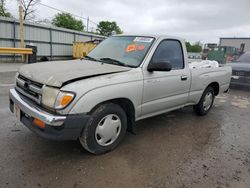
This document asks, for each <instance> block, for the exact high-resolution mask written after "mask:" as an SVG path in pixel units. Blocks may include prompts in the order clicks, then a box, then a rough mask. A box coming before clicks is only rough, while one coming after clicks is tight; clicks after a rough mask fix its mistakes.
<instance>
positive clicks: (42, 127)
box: [33, 118, 45, 129]
mask: <svg viewBox="0 0 250 188" xmlns="http://www.w3.org/2000/svg"><path fill="white" fill-rule="evenodd" d="M33 123H34V124H35V125H36V126H38V127H39V128H41V129H44V128H45V123H44V122H43V121H41V120H40V119H36V118H34V120H33Z"/></svg>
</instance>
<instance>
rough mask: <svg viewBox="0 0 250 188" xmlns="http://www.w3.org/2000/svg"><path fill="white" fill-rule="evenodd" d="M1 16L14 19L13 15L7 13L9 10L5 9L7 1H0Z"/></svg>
mask: <svg viewBox="0 0 250 188" xmlns="http://www.w3.org/2000/svg"><path fill="white" fill-rule="evenodd" d="M0 16H3V17H12V16H11V14H10V13H9V12H7V10H6V8H5V0H1V1H0Z"/></svg>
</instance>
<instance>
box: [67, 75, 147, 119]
mask: <svg viewBox="0 0 250 188" xmlns="http://www.w3.org/2000/svg"><path fill="white" fill-rule="evenodd" d="M142 92H143V81H142V80H140V81H132V82H126V83H120V84H113V85H108V86H103V87H99V88H95V89H93V90H90V91H88V92H87V93H85V94H84V95H83V96H81V98H79V99H78V101H77V102H76V103H75V105H74V106H73V107H72V108H71V111H70V112H69V114H81V113H88V112H90V111H91V110H92V109H93V108H94V107H95V106H96V105H98V104H100V103H103V102H106V101H109V100H113V99H117V98H126V99H128V100H130V101H131V102H132V103H133V105H134V109H135V117H138V116H140V114H141V98H142Z"/></svg>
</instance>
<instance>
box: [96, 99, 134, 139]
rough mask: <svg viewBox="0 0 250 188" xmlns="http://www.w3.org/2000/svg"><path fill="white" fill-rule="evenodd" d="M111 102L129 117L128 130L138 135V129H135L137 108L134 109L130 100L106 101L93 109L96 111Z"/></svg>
mask: <svg viewBox="0 0 250 188" xmlns="http://www.w3.org/2000/svg"><path fill="white" fill-rule="evenodd" d="M109 102H110V103H114V104H117V105H119V106H120V107H121V108H122V109H123V110H124V111H125V113H126V115H127V120H128V128H127V129H128V131H129V132H131V133H134V134H135V133H136V129H135V108H134V105H133V103H132V102H131V101H130V100H129V99H126V98H117V99H111V100H108V101H104V102H102V103H100V104H98V105H96V106H95V107H94V108H93V109H95V108H96V107H97V106H100V105H102V104H104V103H109ZM93 109H92V110H93ZM92 110H91V111H92Z"/></svg>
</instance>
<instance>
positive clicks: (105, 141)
mask: <svg viewBox="0 0 250 188" xmlns="http://www.w3.org/2000/svg"><path fill="white" fill-rule="evenodd" d="M126 130H127V117H126V113H125V112H124V110H123V109H122V108H121V107H120V106H119V105H117V104H113V103H107V104H102V105H100V106H99V107H98V108H96V109H95V110H94V111H93V112H92V113H91V117H90V119H89V121H88V123H87V124H86V126H85V128H84V130H83V133H82V135H81V137H80V138H79V140H80V143H81V144H82V146H83V147H84V148H85V149H86V150H88V151H89V152H91V153H93V154H101V153H106V152H108V151H111V150H113V149H114V148H115V147H116V146H117V145H118V144H119V143H120V142H121V141H122V139H123V138H124V136H125V133H126Z"/></svg>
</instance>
